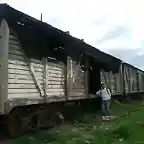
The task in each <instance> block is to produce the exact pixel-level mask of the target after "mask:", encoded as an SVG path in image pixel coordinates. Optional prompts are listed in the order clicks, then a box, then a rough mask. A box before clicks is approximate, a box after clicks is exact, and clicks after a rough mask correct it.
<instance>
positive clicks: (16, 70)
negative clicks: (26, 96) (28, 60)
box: [8, 69, 30, 75]
mask: <svg viewBox="0 0 144 144" xmlns="http://www.w3.org/2000/svg"><path fill="white" fill-rule="evenodd" d="M8 73H9V74H12V73H13V74H25V75H27V74H29V75H30V72H29V71H24V70H19V69H8Z"/></svg>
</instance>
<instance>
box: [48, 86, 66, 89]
mask: <svg viewBox="0 0 144 144" xmlns="http://www.w3.org/2000/svg"><path fill="white" fill-rule="evenodd" d="M47 88H48V89H64V86H63V85H47Z"/></svg>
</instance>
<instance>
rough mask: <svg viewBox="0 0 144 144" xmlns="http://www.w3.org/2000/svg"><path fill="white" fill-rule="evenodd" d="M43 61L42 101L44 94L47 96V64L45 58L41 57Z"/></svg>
mask: <svg viewBox="0 0 144 144" xmlns="http://www.w3.org/2000/svg"><path fill="white" fill-rule="evenodd" d="M43 63H44V75H43V78H44V102H45V101H46V96H47V69H48V65H47V58H44V59H43Z"/></svg>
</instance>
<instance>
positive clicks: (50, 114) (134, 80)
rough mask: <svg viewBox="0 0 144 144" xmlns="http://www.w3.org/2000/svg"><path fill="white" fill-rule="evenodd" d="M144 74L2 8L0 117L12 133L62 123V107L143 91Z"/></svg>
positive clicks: (7, 8) (11, 9) (54, 30)
mask: <svg viewBox="0 0 144 144" xmlns="http://www.w3.org/2000/svg"><path fill="white" fill-rule="evenodd" d="M143 78H144V76H143V71H141V70H139V69H136V68H135V67H133V66H131V65H128V64H126V63H122V62H121V60H120V59H117V58H115V57H113V56H110V55H108V54H105V53H104V52H101V51H100V50H98V49H96V48H94V47H92V46H90V45H88V44H86V43H85V42H84V41H83V40H79V39H77V38H74V37H72V36H71V35H70V34H69V33H67V32H63V31H61V30H58V29H56V28H54V27H52V26H50V25H48V24H46V23H44V22H41V21H39V20H36V19H34V18H32V17H30V16H28V15H26V14H24V13H22V12H20V11H17V10H15V9H13V8H12V7H10V6H8V5H7V4H0V113H1V115H3V116H4V118H3V119H4V120H5V122H7V126H8V129H9V132H10V134H11V135H13V136H17V135H19V134H20V133H21V132H22V131H23V130H24V129H37V128H41V127H45V126H49V125H50V124H51V123H52V122H55V119H58V117H60V119H62V114H61V109H60V107H59V105H63V104H64V103H68V102H71V101H79V100H81V99H91V98H94V97H95V93H96V91H97V90H98V89H99V88H100V82H104V83H105V85H106V86H107V87H109V88H110V90H111V91H112V94H113V96H114V95H123V94H129V93H138V92H143V91H144V84H143V82H144V80H143Z"/></svg>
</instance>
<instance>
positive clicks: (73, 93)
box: [70, 92, 85, 96]
mask: <svg viewBox="0 0 144 144" xmlns="http://www.w3.org/2000/svg"><path fill="white" fill-rule="evenodd" d="M70 95H71V96H85V93H84V92H71V93H70Z"/></svg>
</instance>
